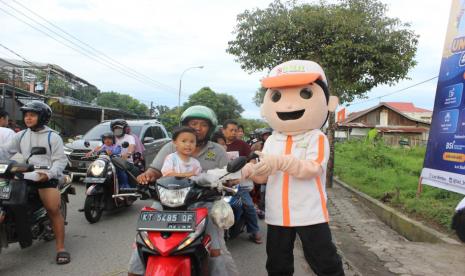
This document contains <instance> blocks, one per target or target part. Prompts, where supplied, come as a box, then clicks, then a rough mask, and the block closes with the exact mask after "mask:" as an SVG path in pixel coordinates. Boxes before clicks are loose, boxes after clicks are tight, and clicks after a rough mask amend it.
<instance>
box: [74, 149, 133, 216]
mask: <svg viewBox="0 0 465 276" xmlns="http://www.w3.org/2000/svg"><path fill="white" fill-rule="evenodd" d="M128 145H129V144H127V142H125V143H124V144H123V148H124V147H127V146H128ZM85 158H89V159H95V160H94V161H93V162H92V163H91V164H90V166H89V168H88V169H87V174H86V177H85V178H84V183H85V184H86V199H85V202H84V208H83V209H80V210H79V211H83V212H84V215H85V217H86V219H87V221H88V222H89V223H96V222H98V221H99V220H100V218H101V216H102V213H103V211H104V210H107V211H108V210H114V209H119V208H122V207H129V206H131V205H132V204H133V203H134V201H136V200H137V197H134V196H132V197H127V196H122V197H121V196H118V195H119V194H120V193H121V192H134V191H135V190H136V188H125V189H122V188H120V187H119V183H118V176H117V173H116V167H118V168H121V169H122V170H124V171H125V173H127V175H128V181H129V184H130V185H131V186H133V187H135V186H136V184H137V179H136V177H137V176H138V175H139V174H140V171H139V170H138V169H137V168H135V167H134V166H132V165H131V164H128V163H127V162H126V161H125V160H123V159H122V158H121V156H119V155H107V154H106V153H105V152H102V153H100V154H99V155H98V156H90V157H83V159H85Z"/></svg>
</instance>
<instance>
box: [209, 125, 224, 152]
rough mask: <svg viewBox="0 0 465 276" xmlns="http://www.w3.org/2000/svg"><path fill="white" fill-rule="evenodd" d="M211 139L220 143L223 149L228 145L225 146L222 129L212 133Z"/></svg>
mask: <svg viewBox="0 0 465 276" xmlns="http://www.w3.org/2000/svg"><path fill="white" fill-rule="evenodd" d="M211 141H212V142H215V143H217V144H220V145H221V146H222V147H223V148H224V150H227V149H228V147H227V146H226V138H224V135H223V131H221V130H219V131H216V132H215V133H213V135H212V138H211Z"/></svg>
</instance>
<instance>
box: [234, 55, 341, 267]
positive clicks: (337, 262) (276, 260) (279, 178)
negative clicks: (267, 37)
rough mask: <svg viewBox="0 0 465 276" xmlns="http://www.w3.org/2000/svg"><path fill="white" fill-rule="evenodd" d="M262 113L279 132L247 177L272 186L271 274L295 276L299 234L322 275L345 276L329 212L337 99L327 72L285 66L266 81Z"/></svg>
mask: <svg viewBox="0 0 465 276" xmlns="http://www.w3.org/2000/svg"><path fill="white" fill-rule="evenodd" d="M262 86H263V87H264V88H267V89H268V90H267V91H266V93H265V97H264V99H263V104H262V106H261V114H262V116H263V117H264V118H265V119H266V121H267V122H268V123H269V124H270V126H271V127H272V128H273V129H274V132H273V134H272V135H271V136H270V137H269V138H268V139H267V140H266V142H265V145H264V148H263V151H262V152H261V153H260V152H257V154H258V155H259V156H260V161H259V162H258V163H256V164H252V163H249V164H247V165H246V166H245V167H244V168H243V170H242V175H243V177H244V178H250V179H252V180H253V181H254V182H256V183H267V188H266V200H265V202H266V207H265V209H266V211H265V221H266V223H267V224H268V233H267V245H266V252H267V258H268V259H267V262H266V269H267V271H268V275H292V274H293V272H294V260H293V248H294V242H295V238H296V234H298V235H299V237H300V240H301V241H302V245H303V250H304V255H305V258H306V260H307V262H308V263H309V265H310V267H311V268H312V270H313V271H314V272H315V273H316V274H317V275H344V271H343V268H342V261H341V258H340V257H339V255H338V254H337V250H336V247H335V245H334V244H333V242H332V239H331V232H330V229H329V226H328V222H329V216H328V209H327V207H326V199H327V197H326V190H325V183H326V164H327V162H328V158H329V143H328V140H327V138H326V136H325V134H324V133H323V132H321V130H320V129H321V128H322V127H323V126H324V124H325V123H326V121H327V118H328V114H329V112H333V111H334V110H335V109H336V106H337V103H338V100H337V97H333V96H330V95H329V91H328V83H327V80H326V76H325V73H324V71H323V69H322V68H321V67H320V65H318V64H317V63H315V62H313V61H305V60H292V61H288V62H285V63H283V64H280V65H278V66H276V67H275V68H273V70H271V71H270V73H269V75H268V77H266V78H264V79H263V80H262Z"/></svg>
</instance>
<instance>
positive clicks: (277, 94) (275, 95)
mask: <svg viewBox="0 0 465 276" xmlns="http://www.w3.org/2000/svg"><path fill="white" fill-rule="evenodd" d="M280 99H281V92H279V91H278V90H273V91H271V100H272V101H273V102H275V103H276V102H278V101H279V100H280Z"/></svg>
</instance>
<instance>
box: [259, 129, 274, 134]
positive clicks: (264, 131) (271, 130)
mask: <svg viewBox="0 0 465 276" xmlns="http://www.w3.org/2000/svg"><path fill="white" fill-rule="evenodd" d="M267 133H269V134H271V133H273V129H272V128H271V127H264V128H262V129H260V131H259V134H260V136H263V135H265V134H267Z"/></svg>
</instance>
